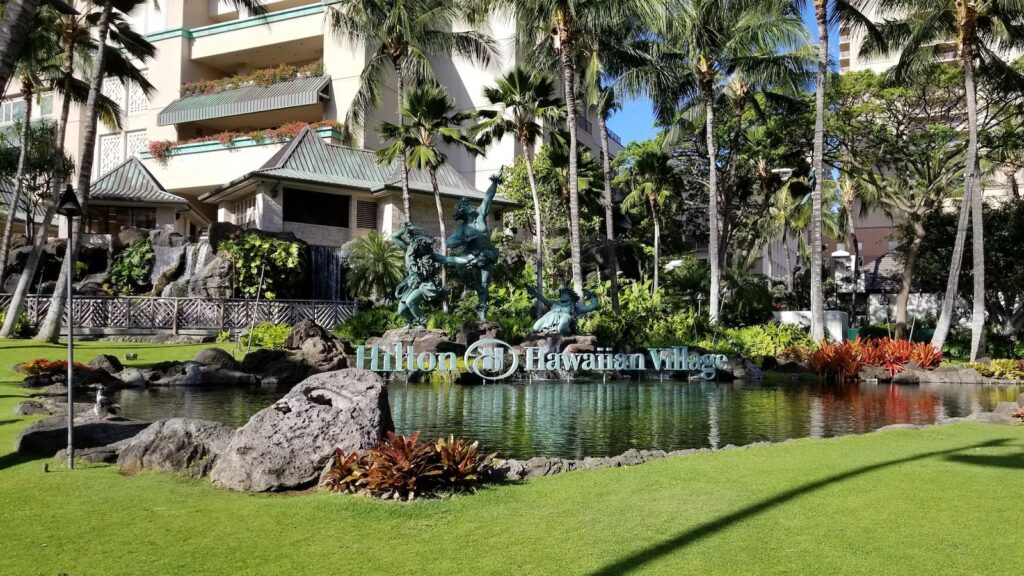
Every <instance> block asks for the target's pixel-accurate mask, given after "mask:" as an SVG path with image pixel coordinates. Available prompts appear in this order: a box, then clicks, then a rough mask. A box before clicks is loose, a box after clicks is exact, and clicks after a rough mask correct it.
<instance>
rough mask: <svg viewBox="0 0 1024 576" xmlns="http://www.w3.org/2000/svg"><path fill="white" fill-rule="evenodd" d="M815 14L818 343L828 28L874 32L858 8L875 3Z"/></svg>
mask: <svg viewBox="0 0 1024 576" xmlns="http://www.w3.org/2000/svg"><path fill="white" fill-rule="evenodd" d="M807 1H808V0H796V6H797V7H798V8H799V9H803V8H804V7H805V6H806V5H807ZM812 1H813V2H814V15H815V20H816V22H817V23H818V77H817V80H816V82H815V91H814V106H815V116H814V156H813V159H812V160H811V170H813V172H814V174H815V175H816V176H817V177H816V178H815V180H814V193H813V195H812V197H811V200H812V207H811V211H812V214H811V337H812V338H813V339H814V341H815V342H821V341H822V340H824V339H825V294H824V291H823V289H822V283H821V269H822V254H821V221H822V220H821V219H822V210H821V196H822V189H823V186H824V185H825V180H826V177H825V175H826V172H825V83H826V81H827V80H828V65H829V46H828V42H829V27H830V26H832V25H836V24H842V25H844V26H845V27H846V28H847V29H848V30H851V31H853V30H859V29H864V30H868V31H869V32H874V30H875V28H874V25H873V24H872V22H871V20H870V19H869V18H867V17H865V16H864V14H862V13H861V11H860V10H859V9H858V7H859V6H861V5H869V4H871V3H873V2H874V1H875V0H853V1H850V0H812Z"/></svg>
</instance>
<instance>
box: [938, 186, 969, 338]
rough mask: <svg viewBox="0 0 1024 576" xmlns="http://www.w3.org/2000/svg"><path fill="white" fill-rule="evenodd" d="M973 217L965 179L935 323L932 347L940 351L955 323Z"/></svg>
mask: <svg viewBox="0 0 1024 576" xmlns="http://www.w3.org/2000/svg"><path fill="white" fill-rule="evenodd" d="M970 217H971V187H970V185H969V179H968V177H967V176H966V175H965V178H964V195H963V198H961V200H960V216H959V217H958V219H957V225H956V239H955V240H954V242H953V257H952V259H950V262H949V276H948V277H947V278H946V292H945V294H944V295H943V297H942V309H941V310H940V312H939V319H938V321H937V322H936V323H935V333H934V334H933V335H932V346H935V347H936V348H938V349H939V350H941V349H942V345H943V344H945V343H946V336H948V335H949V328H950V326H951V325H952V323H953V306H954V305H956V296H957V287H958V285H959V284H960V268H961V266H962V265H963V259H964V244H966V243H967V224H968V221H969V220H970Z"/></svg>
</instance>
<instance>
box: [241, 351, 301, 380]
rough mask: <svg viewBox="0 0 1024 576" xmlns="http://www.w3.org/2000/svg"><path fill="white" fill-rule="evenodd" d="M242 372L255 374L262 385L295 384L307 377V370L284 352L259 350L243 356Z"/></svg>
mask: <svg viewBox="0 0 1024 576" xmlns="http://www.w3.org/2000/svg"><path fill="white" fill-rule="evenodd" d="M242 371H243V372H248V373H250V374H255V375H257V376H258V377H259V379H260V381H261V382H262V383H263V384H266V385H271V386H277V385H281V384H296V383H298V382H301V381H302V380H303V379H305V378H306V377H307V376H308V375H309V368H308V367H307V366H306V365H305V364H303V363H301V362H299V361H297V360H295V359H294V358H293V357H292V356H291V355H290V354H288V352H286V351H284V350H269V349H265V348H264V349H260V350H254V351H253V352H250V353H248V354H246V355H245V358H243V359H242Z"/></svg>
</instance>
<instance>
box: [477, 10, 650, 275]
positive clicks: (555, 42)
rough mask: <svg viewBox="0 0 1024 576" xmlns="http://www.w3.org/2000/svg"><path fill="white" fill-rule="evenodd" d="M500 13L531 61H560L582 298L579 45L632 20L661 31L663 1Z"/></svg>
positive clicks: (572, 240)
mask: <svg viewBox="0 0 1024 576" xmlns="http://www.w3.org/2000/svg"><path fill="white" fill-rule="evenodd" d="M488 3H489V5H490V6H491V8H492V9H493V10H494V11H495V12H496V13H498V14H510V15H511V16H512V17H514V18H515V21H516V24H517V36H518V40H519V43H520V45H522V46H526V47H528V48H529V49H531V50H532V51H533V53H534V54H533V56H532V57H533V58H534V59H535V61H536V60H539V61H543V59H544V57H546V56H548V55H550V54H551V53H552V51H553V52H554V55H555V56H556V57H557V60H558V63H559V68H560V71H561V75H562V84H563V95H564V97H565V107H566V126H567V127H568V131H569V145H568V148H569V150H568V159H569V166H568V177H569V182H568V186H569V190H568V191H569V245H570V253H571V259H572V262H571V266H572V284H573V289H574V290H576V292H577V293H579V294H582V293H583V263H582V261H581V258H582V245H581V240H580V198H579V183H578V181H577V178H578V174H579V166H578V165H577V158H578V155H577V148H578V147H579V144H578V138H577V133H576V130H577V127H576V119H577V114H578V113H579V106H578V102H577V78H576V77H577V64H576V59H577V56H578V53H577V50H576V45H577V43H578V42H580V41H582V40H583V39H585V38H588V37H589V38H593V37H595V36H596V35H600V34H606V33H607V32H608V28H609V26H610V25H611V24H612V23H614V22H625V21H629V20H635V21H641V22H645V23H649V24H650V25H651V27H659V26H660V22H661V21H662V20H663V19H664V17H665V14H664V13H665V2H664V1H663V0H489V2H488Z"/></svg>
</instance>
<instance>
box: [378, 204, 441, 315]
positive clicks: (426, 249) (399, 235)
mask: <svg viewBox="0 0 1024 576" xmlns="http://www.w3.org/2000/svg"><path fill="white" fill-rule="evenodd" d="M391 238H392V239H393V240H394V241H395V244H398V246H399V247H401V248H402V249H403V250H405V270H406V277H405V279H404V280H402V282H401V283H400V284H399V285H398V287H396V288H395V297H396V298H398V314H399V315H401V316H402V318H404V319H405V321H406V325H407V326H409V327H413V326H420V327H422V326H424V325H426V322H427V318H426V316H424V315H423V313H422V312H420V304H421V303H423V302H427V303H431V302H436V301H437V300H439V299H440V298H442V297H443V296H444V294H445V288H444V286H442V285H441V277H440V276H441V266H442V264H443V263H444V262H445V257H444V256H442V255H440V254H437V253H435V252H434V237H433V236H431V235H430V234H429V233H428V232H427V231H425V230H423V229H422V228H419V227H418V226H414V225H412V223H409V222H406V223H405V225H404V226H402V227H401V228H399V229H398V230H396V231H395V233H394V234H393V235H392V236H391Z"/></svg>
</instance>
